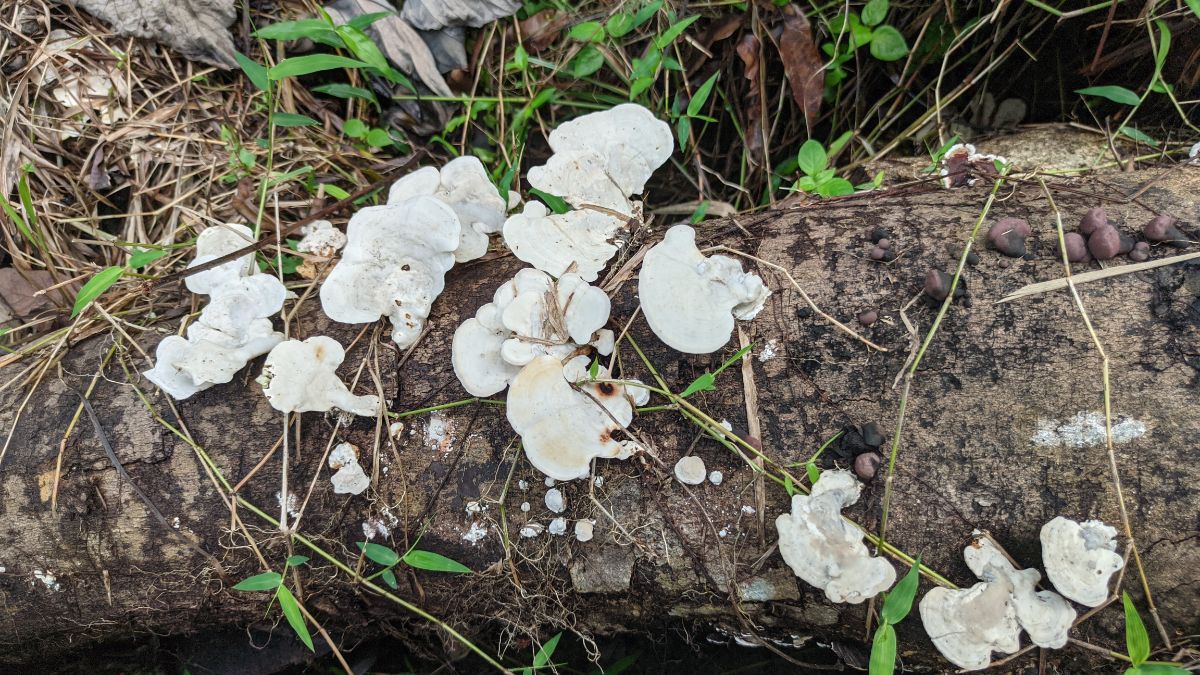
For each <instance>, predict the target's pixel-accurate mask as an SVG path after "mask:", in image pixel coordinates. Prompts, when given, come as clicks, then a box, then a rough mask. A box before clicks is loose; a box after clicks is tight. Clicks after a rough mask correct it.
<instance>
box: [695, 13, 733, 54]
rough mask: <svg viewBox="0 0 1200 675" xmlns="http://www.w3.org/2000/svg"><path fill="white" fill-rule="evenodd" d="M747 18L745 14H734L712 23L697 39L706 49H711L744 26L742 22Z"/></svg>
mask: <svg viewBox="0 0 1200 675" xmlns="http://www.w3.org/2000/svg"><path fill="white" fill-rule="evenodd" d="M744 20H745V15H744V14H734V15H732V16H730V17H728V18H727V19H725V20H724V21H717V22H714V23H712V24H711V25H710V26H709V27H708V28H706V29H704V32H703V33H701V34H700V36H699V37H698V38H697V39H696V41H697V42H699V43H700V45H701V46H702V47H704V49H706V50H708V49H711V48H712V46H713V45H714V44H716V43H718V42H720V41H721V40H728V39H729V38H730V37H732V36H733V34H734V33H736V32H737V30H738V29H739V28H741V27H742V22H743V21H744Z"/></svg>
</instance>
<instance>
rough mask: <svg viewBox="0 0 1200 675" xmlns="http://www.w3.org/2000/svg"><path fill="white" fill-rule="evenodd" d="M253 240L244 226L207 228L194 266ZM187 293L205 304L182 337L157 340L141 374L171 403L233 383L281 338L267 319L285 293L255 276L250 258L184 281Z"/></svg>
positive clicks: (198, 244) (277, 285) (277, 283)
mask: <svg viewBox="0 0 1200 675" xmlns="http://www.w3.org/2000/svg"><path fill="white" fill-rule="evenodd" d="M252 242H253V238H252V237H251V230H250V228H248V227H246V226H245V225H225V226H222V227H210V228H208V229H207V230H204V231H203V232H201V233H200V236H199V237H197V238H196V258H195V259H194V260H193V261H192V263H191V264H190V265H189V267H195V266H196V265H200V264H203V263H206V262H208V261H210V260H214V259H216V258H218V257H220V256H222V255H225V254H227V253H232V252H233V251H236V250H238V249H239V248H242V247H244V246H246V245H247V244H249V243H252ZM185 283H186V285H187V287H188V290H190V291H192V292H193V293H197V294H202V295H208V296H209V302H208V304H207V305H205V307H204V309H202V310H201V311H200V316H199V318H197V319H196V321H195V322H193V323H191V324H190V325H189V326H188V329H187V337H186V338H184V337H181V336H178V335H171V336H168V337H166V338H163V340H162V341H161V342H159V343H158V347H157V348H156V350H155V364H154V367H153V368H151V369H150V370H147V371H146V372H144V373H143V375H145V376H146V379H148V380H150V381H151V382H153V383H154V384H156V385H158V386H159V387H160V388H161V389H162V390H163V391H165V392H166V393H167V394H168V395H170V396H171V397H172V398H175V399H185V398H188V397H189V396H191V395H193V394H195V393H196V392H198V391H203V390H204V389H208V388H209V387H211V386H213V385H214V384H223V383H225V382H229V381H230V380H232V379H233V376H234V374H235V373H237V371H239V370H241V369H242V368H243V367H245V365H246V363H247V362H248V361H250V359H253V358H255V357H257V356H261V355H263V354H265V353H267V352H268V351H269V350H270V349H271V348H272V347H274V346H275V345H276V344H278V343H279V341H280V340H282V339H283V334H282V333H278V332H276V331H275V329H274V327H273V326H272V325H271V320H270V319H269V318H267V317H269V316H271V315H272V314H275V313H276V312H278V311H279V310H280V309H281V308H282V307H283V301H284V298H285V296H286V295H287V291H286V289H285V288H284V287H283V284H282V283H280V281H279V279H277V278H275V277H273V276H270V275H268V274H259V272H258V267H257V266H256V265H255V264H254V254H253V253H250V254H247V255H244V256H242V257H240V258H237V259H236V260H231V261H230V262H227V263H224V264H222V265H219V266H217V267H214V268H213V269H211V270H205V271H203V272H199V273H197V274H194V275H192V276H190V277H187V278H186V280H185Z"/></svg>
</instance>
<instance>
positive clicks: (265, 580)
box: [233, 572, 283, 591]
mask: <svg viewBox="0 0 1200 675" xmlns="http://www.w3.org/2000/svg"><path fill="white" fill-rule="evenodd" d="M282 582H283V577H282V576H281V575H280V574H279V572H263V573H262V574H255V575H254V576H252V577H250V578H249V579H243V580H242V581H241V582H239V583H238V584H237V585H236V586H234V587H233V590H235V591H271V590H274V589H276V588H279V584H280V583H282Z"/></svg>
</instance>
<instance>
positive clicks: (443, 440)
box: [425, 413, 454, 453]
mask: <svg viewBox="0 0 1200 675" xmlns="http://www.w3.org/2000/svg"><path fill="white" fill-rule="evenodd" d="M453 443H454V426H453V425H452V424H450V421H449V420H447V419H446V418H445V417H443V416H442V415H441V414H440V413H433V414H432V415H430V416H429V424H428V425H427V426H426V427H425V444H426V445H428V446H429V447H430V448H431V449H433V450H437V451H438V452H441V453H447V452H450V446H451V444H453Z"/></svg>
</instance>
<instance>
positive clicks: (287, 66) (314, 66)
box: [267, 54, 368, 80]
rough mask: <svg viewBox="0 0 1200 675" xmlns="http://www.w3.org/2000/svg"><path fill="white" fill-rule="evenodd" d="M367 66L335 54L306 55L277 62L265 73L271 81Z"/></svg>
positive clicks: (356, 60)
mask: <svg viewBox="0 0 1200 675" xmlns="http://www.w3.org/2000/svg"><path fill="white" fill-rule="evenodd" d="M367 67H368V64H366V63H363V62H362V61H359V60H358V59H352V58H349V57H346V56H338V55H336V54H306V55H304V56H293V57H291V58H288V59H284V60H282V61H280V62H279V65H277V66H275V67H273V68H271V69H270V70H268V71H267V76H268V77H270V78H271V80H282V79H285V78H288V77H299V76H301V75H308V74H310V73H319V72H322V71H326V70H336V69H338V68H351V69H357V68H367Z"/></svg>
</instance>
